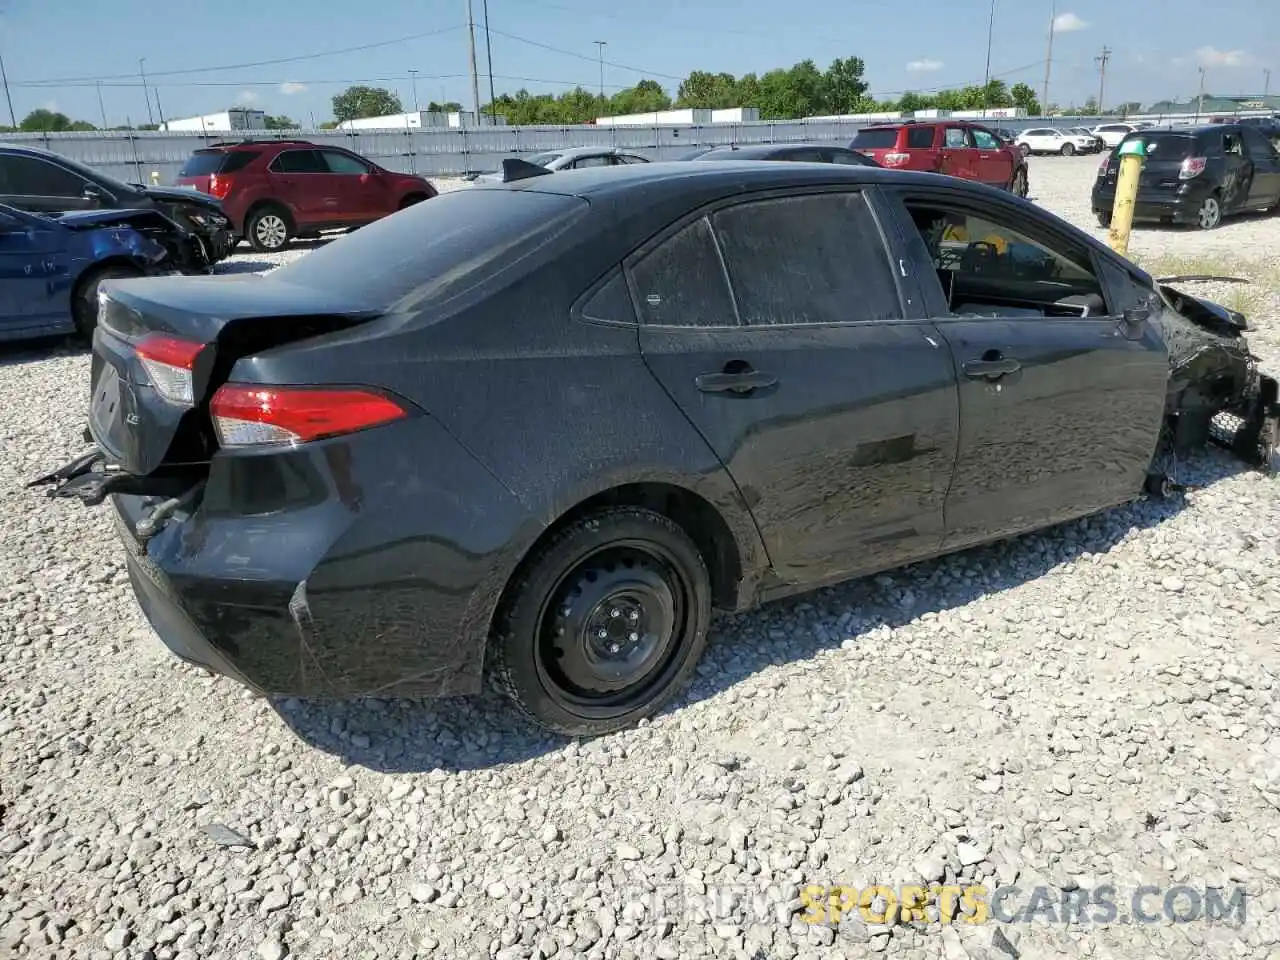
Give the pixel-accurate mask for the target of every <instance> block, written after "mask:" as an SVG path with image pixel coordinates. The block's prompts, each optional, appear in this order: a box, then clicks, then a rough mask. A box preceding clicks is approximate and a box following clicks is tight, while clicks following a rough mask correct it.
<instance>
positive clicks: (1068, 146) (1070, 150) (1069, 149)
mask: <svg viewBox="0 0 1280 960" xmlns="http://www.w3.org/2000/svg"><path fill="white" fill-rule="evenodd" d="M1075 152H1076V145H1075V144H1074V143H1064V144H1063V145H1062V155H1063V156H1064V157H1072V156H1075Z"/></svg>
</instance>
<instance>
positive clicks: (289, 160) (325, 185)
mask: <svg viewBox="0 0 1280 960" xmlns="http://www.w3.org/2000/svg"><path fill="white" fill-rule="evenodd" d="M267 169H268V171H269V172H270V173H271V179H272V185H273V187H274V193H275V196H276V198H277V199H279V200H282V201H284V202H285V203H287V204H288V205H289V207H290V208H291V209H292V210H293V213H294V216H295V217H296V218H297V221H298V223H299V224H312V223H331V222H334V221H337V220H340V219H341V217H340V215H339V213H338V211H339V210H340V209H341V200H340V198H339V197H338V194H337V189H336V188H337V184H336V182H335V179H336V178H334V177H332V176H331V175H330V174H329V167H328V165H327V164H326V163H325V162H324V160H323V159H321V157H320V151H319V150H313V149H309V148H308V149H299V150H282V151H280V153H279V155H277V156H276V158H275V159H274V160H272V161H271V165H270V166H269V167H268V168H267Z"/></svg>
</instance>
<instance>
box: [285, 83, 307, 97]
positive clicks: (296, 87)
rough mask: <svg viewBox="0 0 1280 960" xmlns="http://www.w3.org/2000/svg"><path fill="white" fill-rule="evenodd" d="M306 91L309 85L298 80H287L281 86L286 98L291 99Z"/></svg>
mask: <svg viewBox="0 0 1280 960" xmlns="http://www.w3.org/2000/svg"><path fill="white" fill-rule="evenodd" d="M306 89H307V85H306V84H305V83H298V81H296V80H286V81H285V82H284V83H282V84H280V92H281V93H283V94H284V95H285V96H286V97H291V96H293V95H294V94H295V93H302V92H303V91H305V90H306Z"/></svg>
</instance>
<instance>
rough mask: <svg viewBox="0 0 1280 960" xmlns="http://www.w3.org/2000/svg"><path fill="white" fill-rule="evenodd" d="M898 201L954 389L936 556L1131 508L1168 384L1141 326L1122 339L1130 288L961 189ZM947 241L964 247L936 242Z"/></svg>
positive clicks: (1079, 251) (1019, 218)
mask: <svg viewBox="0 0 1280 960" xmlns="http://www.w3.org/2000/svg"><path fill="white" fill-rule="evenodd" d="M898 196H900V197H901V199H902V200H903V201H904V202H905V206H906V209H904V210H903V211H902V216H903V220H902V223H903V224H904V226H906V225H910V226H911V227H912V228H914V230H915V235H916V242H915V243H914V244H913V248H912V249H913V252H914V254H915V256H916V257H917V258H918V260H917V261H916V262H917V267H916V273H917V274H918V275H919V276H920V277H921V278H922V282H923V283H924V285H925V287H926V290H925V294H924V296H925V299H926V301H927V303H928V304H929V310H930V312H931V313H932V314H933V316H934V318H935V321H936V323H937V327H938V329H939V330H940V331H941V332H942V334H943V336H944V337H945V339H946V342H947V343H948V344H949V346H950V349H951V353H952V356H953V358H954V362H955V368H956V371H957V374H958V380H959V384H960V386H959V393H960V442H959V453H958V456H957V460H956V472H955V480H954V482H953V484H952V487H951V492H950V493H949V494H948V497H947V505H946V526H947V538H946V544H945V545H946V547H947V548H948V549H952V548H957V549H958V548H961V547H964V546H968V545H971V544H975V543H980V542H983V541H986V540H990V539H994V538H998V537H1001V536H1006V535H1011V534H1015V533H1020V532H1025V531H1027V530H1031V529H1035V528H1038V527H1041V526H1045V525H1048V524H1052V523H1056V522H1059V521H1062V520H1067V519H1069V518H1071V517H1076V516H1080V515H1082V514H1085V513H1089V512H1092V511H1095V510H1099V509H1103V508H1106V507H1109V506H1112V505H1114V504H1117V503H1120V502H1123V501H1125V500H1127V499H1130V498H1131V497H1133V496H1135V495H1136V494H1137V493H1138V492H1139V491H1140V490H1141V489H1142V484H1143V481H1144V479H1145V476H1146V470H1147V467H1148V465H1149V464H1150V462H1151V458H1152V455H1153V454H1154V452H1155V447H1156V438H1157V436H1158V434H1159V431H1160V427H1161V424H1162V421H1163V415H1164V403H1165V391H1166V384H1167V381H1168V376H1169V368H1168V359H1167V354H1166V351H1165V348H1164V345H1163V343H1162V342H1161V341H1160V339H1159V337H1158V336H1157V335H1156V334H1155V333H1154V332H1153V331H1152V329H1151V328H1150V327H1149V326H1148V327H1147V328H1145V329H1144V330H1143V332H1142V333H1141V335H1140V336H1139V337H1138V338H1136V339H1127V338H1126V337H1125V336H1124V335H1122V332H1121V328H1120V323H1119V321H1120V314H1121V312H1122V311H1123V309H1124V308H1125V307H1127V306H1131V305H1136V304H1137V303H1138V302H1140V301H1141V300H1142V299H1143V293H1142V291H1141V290H1140V289H1139V288H1138V287H1137V285H1136V281H1134V280H1132V278H1130V279H1128V280H1126V279H1124V278H1121V279H1120V280H1119V281H1117V280H1115V278H1114V276H1113V275H1114V274H1115V273H1116V271H1114V270H1113V271H1109V272H1107V274H1106V276H1105V277H1104V271H1103V269H1102V266H1101V263H1102V261H1100V260H1098V259H1096V258H1095V256H1094V254H1093V252H1092V250H1090V248H1089V247H1087V246H1086V245H1084V244H1082V243H1081V242H1079V241H1078V240H1076V239H1074V238H1073V236H1072V234H1071V233H1069V232H1067V231H1065V230H1060V229H1058V228H1056V227H1054V226H1053V225H1052V224H1051V223H1049V222H1048V221H1047V219H1046V218H1044V217H1042V216H1038V215H1035V214H1028V213H1027V212H1026V211H1022V210H1019V209H1017V208H1015V207H1014V206H1013V205H1012V204H1006V203H1003V202H992V201H991V200H989V199H987V198H982V199H981V200H980V201H974V200H973V199H966V198H964V197H963V196H962V195H961V192H960V191H953V192H950V193H948V192H943V191H932V190H909V191H908V190H901V191H900V192H898ZM957 234H960V235H963V236H964V237H965V239H963V240H950V239H947V238H948V237H949V236H955V235H957ZM1121 273H1122V271H1121Z"/></svg>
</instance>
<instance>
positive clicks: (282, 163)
mask: <svg viewBox="0 0 1280 960" xmlns="http://www.w3.org/2000/svg"><path fill="white" fill-rule="evenodd" d="M271 170H272V172H273V173H328V172H329V167H328V165H327V164H326V163H325V162H324V160H323V159H321V157H320V151H318V150H285V151H284V152H283V153H281V154H280V156H278V157H276V158H275V160H273V161H272V162H271Z"/></svg>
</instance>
